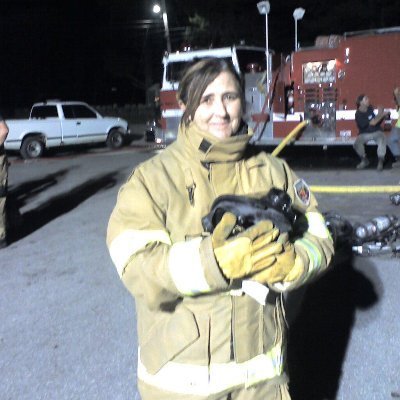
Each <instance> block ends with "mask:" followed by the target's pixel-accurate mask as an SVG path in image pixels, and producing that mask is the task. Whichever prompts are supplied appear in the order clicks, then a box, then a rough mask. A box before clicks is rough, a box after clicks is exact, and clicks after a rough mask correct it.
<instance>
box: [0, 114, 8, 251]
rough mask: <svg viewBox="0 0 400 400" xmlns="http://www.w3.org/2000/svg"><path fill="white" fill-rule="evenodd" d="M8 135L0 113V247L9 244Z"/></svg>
mask: <svg viewBox="0 0 400 400" xmlns="http://www.w3.org/2000/svg"><path fill="white" fill-rule="evenodd" d="M7 135H8V126H7V124H6V122H5V121H4V119H3V117H2V116H1V115H0V249H1V248H3V247H6V246H7V215H6V198H7V178H8V161H7V157H6V153H5V150H4V142H5V141H6V138H7Z"/></svg>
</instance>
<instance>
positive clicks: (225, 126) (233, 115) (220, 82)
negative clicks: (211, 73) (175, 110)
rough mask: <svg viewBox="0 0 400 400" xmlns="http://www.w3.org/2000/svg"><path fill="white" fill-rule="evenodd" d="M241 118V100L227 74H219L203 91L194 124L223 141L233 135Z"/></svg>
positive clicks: (232, 78)
mask: <svg viewBox="0 0 400 400" xmlns="http://www.w3.org/2000/svg"><path fill="white" fill-rule="evenodd" d="M241 118H242V100H241V98H240V92H239V88H238V86H237V83H236V81H235V79H234V77H233V76H232V74H231V73H229V72H221V73H220V74H219V75H218V76H217V77H216V78H215V79H214V80H213V81H212V82H211V83H210V84H209V85H208V86H207V88H206V90H205V91H204V93H203V95H202V97H201V100H200V104H199V106H198V107H197V110H196V112H195V114H194V122H195V123H196V124H197V126H198V127H199V128H200V129H201V130H204V131H208V132H210V133H211V134H213V135H214V136H216V137H217V138H220V139H225V138H227V137H229V136H231V135H232V134H233V133H235V132H236V131H237V130H238V128H239V125H240V121H241Z"/></svg>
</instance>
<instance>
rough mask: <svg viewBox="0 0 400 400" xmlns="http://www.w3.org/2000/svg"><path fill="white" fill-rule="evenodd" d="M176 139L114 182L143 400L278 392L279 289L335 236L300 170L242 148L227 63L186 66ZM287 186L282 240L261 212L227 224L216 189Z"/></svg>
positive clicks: (118, 259)
mask: <svg viewBox="0 0 400 400" xmlns="http://www.w3.org/2000/svg"><path fill="white" fill-rule="evenodd" d="M178 101H179V104H180V106H181V108H182V110H183V116H182V119H181V123H180V127H179V132H178V136H177V140H176V141H175V142H174V143H172V144H171V145H169V146H168V147H167V148H166V149H165V150H164V151H163V152H162V153H160V154H158V155H156V156H155V157H153V158H151V159H149V160H147V161H145V162H143V163H142V164H141V165H139V166H138V167H137V168H135V170H134V171H133V173H132V175H131V176H130V177H129V179H128V180H127V182H126V183H125V184H124V185H123V186H122V188H121V189H120V191H119V194H118V199H117V203H116V205H115V208H114V210H113V212H112V214H111V217H110V221H109V224H108V230H107V245H108V248H109V252H110V255H111V258H112V260H113V262H114V264H115V266H116V268H117V271H118V274H119V276H120V278H121V279H122V282H123V283H124V285H125V286H126V288H127V289H128V290H129V292H130V293H131V294H132V295H133V296H134V298H135V305H136V312H137V326H138V342H139V344H138V345H139V349H138V367H137V376H138V387H139V391H140V394H141V397H142V399H143V400H162V399H170V400H172V399H173V400H180V399H182V400H183V399H185V400H203V399H212V400H222V399H224V400H228V399H231V400H233V399H235V400H258V399H260V400H261V399H262V400H269V399H274V400H278V399H279V400H287V399H290V394H289V390H288V377H287V375H286V365H285V362H286V361H285V360H286V355H285V352H286V320H285V316H284V315H285V311H284V296H283V294H284V292H286V291H289V290H291V289H294V288H297V287H299V286H301V285H304V284H306V283H307V282H310V281H311V280H313V279H315V278H316V277H317V276H318V275H320V274H321V273H322V272H323V271H324V270H326V269H327V267H328V265H329V262H330V259H331V257H332V255H333V242H332V239H331V237H330V234H329V232H328V230H327V228H326V225H325V222H324V219H323V216H322V215H321V214H320V213H319V212H318V209H317V202H316V200H315V198H314V196H313V195H312V194H311V193H310V191H309V188H308V186H307V184H306V183H305V182H304V180H302V179H299V178H298V177H297V176H296V174H295V173H294V172H293V171H292V170H291V169H290V168H289V166H288V165H287V164H286V162H284V161H283V160H281V159H278V158H275V157H273V156H271V155H269V154H266V153H265V152H261V153H259V154H257V155H252V156H248V155H247V153H246V149H247V147H248V143H249V140H250V139H251V136H252V132H251V130H250V129H248V127H247V126H246V124H245V123H244V122H243V119H242V117H243V113H244V104H245V102H244V94H243V90H242V85H241V80H240V77H239V76H238V74H237V73H236V71H235V69H234V67H233V66H232V64H230V63H228V62H227V61H225V60H223V59H215V58H212V59H203V60H201V61H198V62H197V63H195V64H194V65H192V66H191V67H190V68H189V69H188V70H187V71H186V73H185V74H184V76H183V78H182V80H181V82H180V85H179V90H178ZM271 188H277V189H281V190H284V191H285V192H286V193H287V194H288V195H289V196H290V198H291V200H292V203H293V206H294V207H295V208H296V209H297V210H298V211H299V212H301V213H304V214H305V216H306V218H307V221H308V224H307V229H306V231H305V232H304V233H303V235H302V236H300V237H298V238H297V239H289V236H288V235H287V234H285V233H282V232H280V231H279V229H278V228H277V227H276V226H274V225H273V223H272V222H271V221H269V220H263V221H261V222H258V223H257V224H255V225H253V226H251V227H249V228H247V229H244V230H242V231H241V232H239V233H236V232H235V226H236V223H237V218H236V216H235V215H234V214H232V213H229V212H226V213H225V214H224V215H223V216H222V218H221V221H220V222H219V223H218V224H217V225H216V227H215V229H214V231H213V232H212V233H207V232H204V229H203V227H202V222H201V220H202V218H203V217H204V216H205V215H207V214H208V213H209V212H210V209H211V206H212V203H213V201H214V200H215V199H216V198H217V197H219V196H221V195H225V194H234V195H245V196H249V197H253V198H259V197H261V196H263V195H265V194H266V193H267V192H268V191H269V190H270V189H271Z"/></svg>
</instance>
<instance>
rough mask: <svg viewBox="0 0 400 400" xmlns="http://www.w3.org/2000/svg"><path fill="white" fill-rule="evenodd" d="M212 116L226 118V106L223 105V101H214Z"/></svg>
mask: <svg viewBox="0 0 400 400" xmlns="http://www.w3.org/2000/svg"><path fill="white" fill-rule="evenodd" d="M214 114H216V115H218V116H221V117H225V116H226V114H227V111H226V105H225V103H224V101H223V99H216V100H215V101H214Z"/></svg>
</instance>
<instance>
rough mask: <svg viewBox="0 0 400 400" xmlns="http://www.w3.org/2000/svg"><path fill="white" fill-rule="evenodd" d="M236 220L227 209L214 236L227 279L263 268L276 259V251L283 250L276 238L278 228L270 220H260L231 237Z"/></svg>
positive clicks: (220, 262) (218, 260) (216, 250)
mask: <svg viewBox="0 0 400 400" xmlns="http://www.w3.org/2000/svg"><path fill="white" fill-rule="evenodd" d="M236 220H237V218H236V216H235V215H234V214H232V213H230V212H226V213H225V214H224V215H223V217H222V219H221V221H220V222H219V223H218V225H217V226H216V227H215V229H214V232H213V234H212V237H211V239H212V244H213V249H214V254H215V258H216V260H217V262H218V265H219V266H220V268H221V270H222V273H223V274H224V276H225V277H226V278H228V279H238V278H243V277H245V276H248V275H251V274H253V273H255V272H257V271H260V270H262V269H264V268H266V267H268V266H270V265H271V264H272V263H274V262H275V259H276V258H275V255H276V254H277V253H281V252H282V244H281V243H279V242H276V239H277V237H278V235H279V229H277V228H274V225H273V223H272V222H271V221H267V220H266V221H261V222H259V223H257V224H256V225H254V226H252V227H250V228H248V229H246V230H244V231H243V232H241V233H239V234H238V235H237V236H234V237H232V238H229V236H230V235H231V233H232V232H233V230H234V229H235V225H236Z"/></svg>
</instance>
